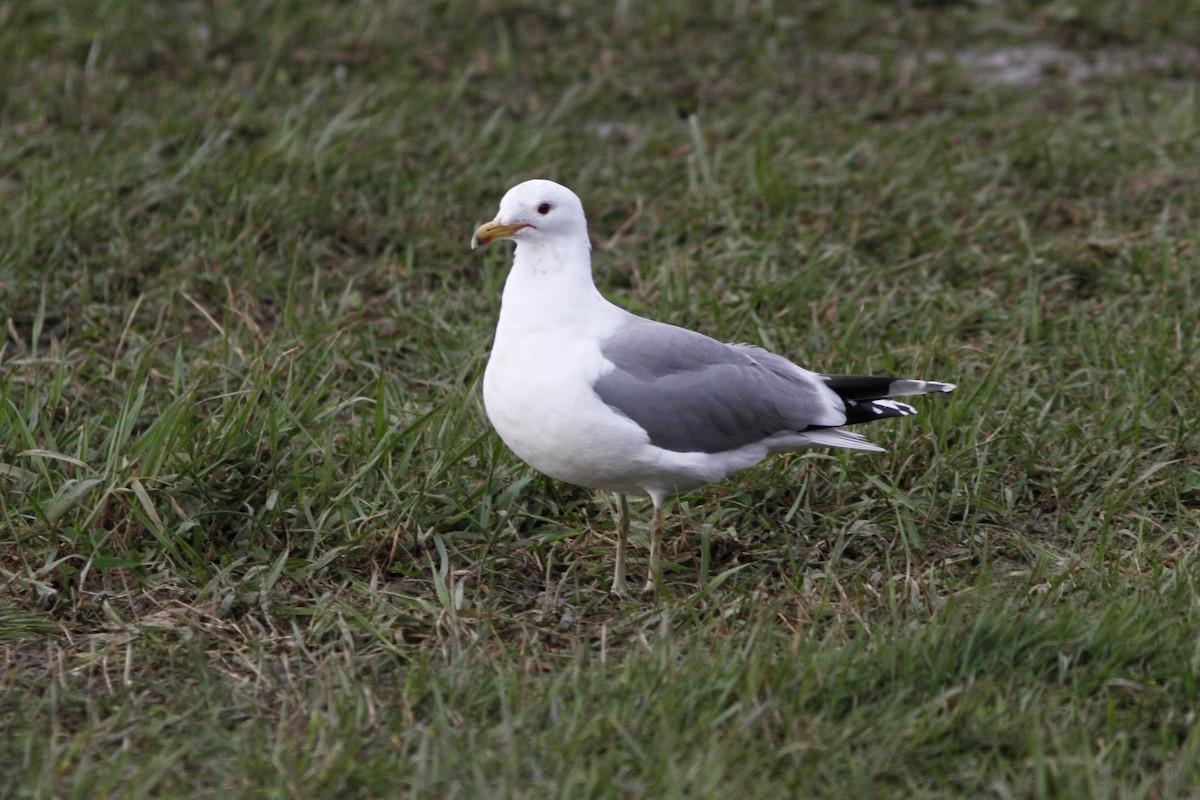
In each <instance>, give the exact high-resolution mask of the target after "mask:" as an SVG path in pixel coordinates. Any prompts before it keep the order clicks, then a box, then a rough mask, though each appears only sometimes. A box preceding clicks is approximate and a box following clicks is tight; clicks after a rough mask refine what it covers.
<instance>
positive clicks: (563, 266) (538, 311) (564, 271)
mask: <svg viewBox="0 0 1200 800" xmlns="http://www.w3.org/2000/svg"><path fill="white" fill-rule="evenodd" d="M610 309H612V310H615V309H616V306H613V305H612V304H611V303H609V302H608V301H607V300H605V299H604V297H603V296H602V295H601V294H600V292H599V290H597V289H596V284H595V283H594V282H593V281H592V257H591V250H590V247H589V245H588V242H587V239H583V240H582V241H558V242H537V243H533V242H518V243H517V250H516V254H515V255H514V256H513V265H512V271H511V272H509V274H508V280H506V281H505V283H504V294H503V296H502V299H501V303H500V322H499V326H498V328H497V336H501V335H503V334H505V333H507V332H512V333H517V332H518V331H519V332H528V331H532V330H539V329H542V330H545V329H554V328H561V327H564V326H567V327H579V326H581V325H588V324H590V323H592V322H593V321H595V320H596V318H597V317H607V316H608V315H609V313H610Z"/></svg>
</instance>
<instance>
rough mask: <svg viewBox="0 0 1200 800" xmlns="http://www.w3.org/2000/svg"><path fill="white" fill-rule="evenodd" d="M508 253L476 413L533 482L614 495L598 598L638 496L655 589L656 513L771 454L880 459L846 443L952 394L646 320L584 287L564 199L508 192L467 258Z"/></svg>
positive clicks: (578, 210)
mask: <svg viewBox="0 0 1200 800" xmlns="http://www.w3.org/2000/svg"><path fill="white" fill-rule="evenodd" d="M499 239H511V240H512V241H514V242H515V243H516V249H515V253H514V255H513V264H512V269H511V271H510V272H509V274H508V278H507V280H506V281H505V284H504V292H503V295H502V297H501V303H500V318H499V321H498V323H497V325H496V338H495V343H494V344H493V346H492V353H491V357H490V358H489V359H488V363H487V369H486V370H485V371H484V375H483V403H484V408H485V409H486V411H487V416H488V419H489V420H490V421H491V423H492V426H493V427H494V428H495V429H496V432H497V433H499V434H500V438H501V439H502V440H503V441H504V443H505V444H506V445H507V446H508V447H509V448H510V449H511V450H512V451H513V452H514V453H516V454H517V456H519V457H520V458H521V459H522V460H523V461H525V462H526V463H527V464H529V465H530V466H531V467H533V468H534V469H536V470H538V471H540V472H542V473H545V474H546V475H549V476H550V477H551V478H555V479H557V480H560V481H564V482H566V483H572V484H576V485H579V486H586V487H590V488H593V489H603V490H607V491H610V492H613V493H614V494H615V495H616V500H617V508H618V520H617V544H616V550H617V552H616V567H615V572H614V574H613V582H612V591H613V592H614V593H616V594H620V595H625V594H627V592H628V589H627V585H626V581H625V559H626V546H627V541H628V538H629V506H628V502H627V500H626V497H627V496H629V495H633V496H648V497H649V498H650V500H651V502H652V503H653V504H654V516H653V520H652V521H651V523H650V558H649V570H648V572H649V575H648V577H647V581H646V585H645V588H644V589H643V591H646V592H649V591H653V589H654V587H655V585H656V582H657V585H661V559H662V536H663V527H664V520H663V504H664V503H665V501H666V499H667V498H668V497H670V496H673V495H676V494H679V493H681V492H688V491H691V490H693V489H697V488H699V487H701V486H704V485H705V484H709V483H713V482H715V481H720V480H723V479H724V478H726V477H728V476H729V475H732V474H733V473H735V472H738V471H740V470H744V469H747V468H749V467H752V466H754V465H756V464H758V463H759V462H760V461H762V460H763V459H765V458H766V457H767V456H769V455H771V454H773V453H783V452H791V451H796V450H803V449H806V448H809V447H835V448H843V449H847V450H868V451H875V452H882V451H883V448H882V447H878V446H876V445H874V444H871V443H870V442H868V441H867V440H866V439H865V438H863V437H862V436H861V435H859V434H857V433H853V432H851V431H847V430H844V429H843V428H842V426H843V425H854V424H857V423H861V422H870V421H873V420H877V419H886V418H888V417H904V416H909V415H910V414H915V413H916V409H914V408H913V407H912V406H910V405H907V404H905V403H900V402H896V401H895V400H894V399H893V398H896V397H905V396H909V395H919V394H927V393H931V392H950V391H953V390H954V385H953V384H950V383H940V382H937V381H923V380H897V379H894V378H882V377H866V376H859V375H824V374H821V373H818V372H810V371H809V370H806V369H803V368H801V367H798V366H796V365H795V364H793V363H792V362H791V361H789V360H788V359H786V358H784V357H783V356H779V355H775V354H774V353H770V352H767V351H766V350H763V349H762V348H759V347H754V346H751V345H746V344H725V343H723V342H719V341H717V340H716V339H711V338H709V337H708V336H705V335H704V334H702V333H697V332H696V331H691V330H687V329H686V328H679V327H676V326H674V325H668V324H665V323H662V322H655V321H653V320H649V319H645V318H643V317H639V316H637V315H635V314H632V313H630V312H628V311H626V310H625V309H623V308H621V307H620V306H617V305H614V304H613V303H610V302H609V301H608V300H606V299H605V298H604V297H603V296H602V295H601V294H600V292H599V291H598V290H597V289H596V285H595V283H594V282H593V280H592V259H591V241H590V240H589V238H588V230H587V220H586V218H585V217H584V214H583V204H582V203H581V202H580V200H579V198H578V197H577V196H576V195H575V193H574V192H572V191H571V190H570V189H568V188H567V187H565V186H561V185H559V184H557V183H554V182H553V181H548V180H531V181H526V182H524V183H521V184H518V185H517V186H514V187H513V188H512V189H510V190H509V191H508V192H507V193H506V194H505V195H504V197H503V198H502V199H501V200H500V212H499V213H498V214H497V215H496V218H495V219H494V220H492V221H491V222H487V223H484V224H483V225H481V226H479V228H478V229H477V230H476V231H475V235H474V236H473V237H472V238H471V247H472V249H474V248H475V247H478V246H480V245H487V244H490V243H491V242H494V241H496V240H499Z"/></svg>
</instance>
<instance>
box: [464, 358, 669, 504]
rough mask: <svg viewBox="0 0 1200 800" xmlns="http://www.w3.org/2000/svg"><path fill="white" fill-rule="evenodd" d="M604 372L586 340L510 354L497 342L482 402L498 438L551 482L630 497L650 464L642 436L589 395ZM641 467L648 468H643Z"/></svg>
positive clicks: (629, 422)
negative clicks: (633, 484) (552, 480)
mask: <svg viewBox="0 0 1200 800" xmlns="http://www.w3.org/2000/svg"><path fill="white" fill-rule="evenodd" d="M609 368H611V365H609V364H608V363H607V362H606V361H605V359H604V358H603V356H601V354H600V350H599V346H598V345H597V344H596V342H594V341H580V340H578V339H576V340H575V341H570V339H569V337H555V336H547V337H540V338H539V339H537V340H534V341H529V340H526V341H522V342H521V347H520V348H519V350H517V351H516V352H514V351H513V349H512V348H508V347H505V343H504V342H503V341H502V340H500V339H499V338H498V339H497V342H496V346H495V347H494V348H493V350H492V355H491V358H490V359H489V361H488V366H487V370H486V371H485V372H484V376H483V403H484V407H485V408H486V409H487V415H488V419H490V420H491V422H492V425H493V426H494V427H495V428H496V432H497V433H499V434H500V438H501V439H503V440H504V443H505V444H506V445H508V447H509V448H510V449H512V451H513V452H514V453H516V454H517V455H518V456H520V457H521V459H522V460H523V461H525V462H526V463H527V464H529V465H530V466H532V467H533V468H535V469H537V470H539V471H540V472H544V473H545V474H547V475H549V476H550V477H552V478H557V479H558V480H561V481H566V482H567V483H574V484H578V485H581V486H589V487H593V488H598V489H613V490H626V491H632V490H633V488H634V487H633V486H631V483H639V482H638V480H637V478H638V475H639V474H641V473H642V472H644V471H645V470H646V469H647V467H649V466H650V464H651V463H652V462H653V455H652V453H651V452H650V451H651V449H652V448H650V447H649V437H648V436H647V435H646V432H645V431H644V430H642V428H641V427H640V426H639V425H637V424H636V423H635V422H633V421H632V420H630V419H629V418H628V417H625V416H623V415H621V414H619V413H617V412H615V411H614V410H613V409H611V408H609V407H608V406H607V405H605V404H604V402H603V401H601V400H600V398H599V397H598V396H597V395H596V393H595V392H594V391H592V384H593V382H594V381H595V379H596V378H597V377H598V376H599V375H600V374H601V373H602V372H603V371H604V370H605V369H609ZM648 462H649V463H648Z"/></svg>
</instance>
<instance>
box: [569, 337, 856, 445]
mask: <svg viewBox="0 0 1200 800" xmlns="http://www.w3.org/2000/svg"><path fill="white" fill-rule="evenodd" d="M600 351H601V353H603V355H604V357H605V358H606V359H608V360H609V361H610V362H612V363H613V364H614V365H615V369H613V370H612V371H611V372H608V373H606V374H605V375H603V376H601V377H600V379H599V380H597V381H596V383H595V385H594V386H593V388H594V390H595V392H596V394H597V395H599V397H600V399H601V400H603V401H604V402H605V403H606V404H607V405H608V406H610V407H611V408H613V409H615V410H616V411H619V412H620V413H622V414H624V415H625V416H627V417H629V418H630V419H632V420H633V421H634V422H636V423H637V424H638V425H640V426H642V428H644V429H645V430H646V432H647V433H648V434H649V435H650V442H651V443H652V444H654V445H656V446H658V447H662V448H664V449H666V450H674V451H677V452H685V453H686V452H700V453H720V452H724V451H726V450H735V449H737V448H739V447H743V446H745V445H748V444H752V443H754V442H758V441H761V440H763V439H765V438H767V437H769V436H772V435H774V434H777V433H785V432H797V431H802V430H805V429H806V428H810V427H829V426H835V425H842V424H844V423H845V422H846V413H845V406H844V404H843V403H842V402H841V400H840V399H839V398H838V397H837V395H836V394H835V393H834V392H832V391H830V390H829V389H828V388H827V387H826V386H825V385H824V381H822V380H820V379H819V378H816V377H812V376H810V375H808V374H806V373H804V372H802V371H800V370H799V369H798V368H797V367H796V366H795V365H794V364H792V363H791V362H790V361H788V360H787V359H785V358H783V357H781V356H777V355H774V354H773V353H768V352H767V351H765V350H761V349H759V348H757V347H750V346H746V345H729V344H723V343H721V342H718V341H716V340H715V339H710V338H709V337H707V336H705V335H703V334H700V333H696V332H695V331H689V330H686V329H684V328H677V327H675V326H674V325H665V324H663V323H660V322H652V321H649V320H642V321H639V322H635V323H633V324H631V325H628V326H626V327H625V328H622V329H621V330H620V331H618V332H617V333H615V334H613V335H612V336H611V337H609V338H608V339H606V340H604V341H603V342H602V343H601V345H600Z"/></svg>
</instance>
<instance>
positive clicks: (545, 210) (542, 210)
mask: <svg viewBox="0 0 1200 800" xmlns="http://www.w3.org/2000/svg"><path fill="white" fill-rule="evenodd" d="M538 213H539V214H541V215H542V216H543V217H544V216H546V215H547V214H549V213H550V204H549V203H542V204H541V205H540V206H538Z"/></svg>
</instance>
